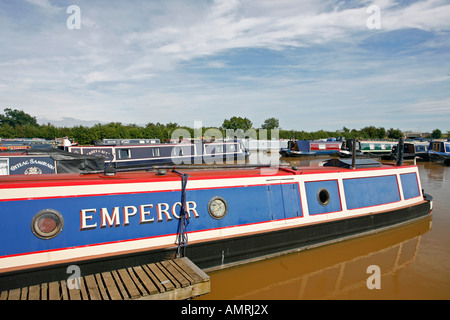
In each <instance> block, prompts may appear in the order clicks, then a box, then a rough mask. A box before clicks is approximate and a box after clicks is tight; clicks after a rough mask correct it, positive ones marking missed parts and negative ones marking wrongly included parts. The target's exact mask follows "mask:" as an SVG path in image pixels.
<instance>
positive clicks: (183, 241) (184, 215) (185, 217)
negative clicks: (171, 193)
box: [173, 170, 189, 258]
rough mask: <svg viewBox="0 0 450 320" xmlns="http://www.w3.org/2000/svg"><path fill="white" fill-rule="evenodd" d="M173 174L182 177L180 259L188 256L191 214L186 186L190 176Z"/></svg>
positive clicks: (178, 249) (179, 235) (179, 234)
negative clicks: (189, 212)
mask: <svg viewBox="0 0 450 320" xmlns="http://www.w3.org/2000/svg"><path fill="white" fill-rule="evenodd" d="M173 172H175V173H177V174H179V175H181V209H180V221H179V223H178V248H177V256H176V257H177V258H179V257H184V256H185V255H186V247H187V245H188V235H187V226H188V224H189V214H188V212H186V185H187V182H188V177H189V175H188V174H186V173H180V172H177V171H175V170H173Z"/></svg>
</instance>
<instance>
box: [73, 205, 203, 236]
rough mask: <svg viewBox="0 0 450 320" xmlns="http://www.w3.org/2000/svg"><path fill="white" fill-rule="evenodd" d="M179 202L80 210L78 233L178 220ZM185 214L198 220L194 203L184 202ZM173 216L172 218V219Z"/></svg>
mask: <svg viewBox="0 0 450 320" xmlns="http://www.w3.org/2000/svg"><path fill="white" fill-rule="evenodd" d="M180 208H181V203H180V202H175V203H174V204H172V205H170V204H168V203H164V202H162V203H158V204H156V206H154V205H153V204H151V203H150V204H141V205H139V206H121V207H120V206H119V207H112V208H106V207H105V208H88V209H81V210H80V231H82V230H93V229H96V228H97V227H99V228H100V229H105V228H112V227H120V226H129V225H130V224H133V223H135V224H138V225H139V224H144V223H154V222H163V221H164V220H165V221H171V220H172V219H173V218H175V219H180V216H179V210H180ZM186 212H187V214H188V216H189V217H194V218H198V217H199V215H198V212H197V204H196V203H195V201H186ZM172 216H173V217H172Z"/></svg>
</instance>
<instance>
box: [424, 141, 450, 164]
mask: <svg viewBox="0 0 450 320" xmlns="http://www.w3.org/2000/svg"><path fill="white" fill-rule="evenodd" d="M428 160H429V161H436V162H442V163H443V164H444V165H446V166H450V141H431V142H430V146H429V149H428Z"/></svg>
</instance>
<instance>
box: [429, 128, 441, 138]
mask: <svg viewBox="0 0 450 320" xmlns="http://www.w3.org/2000/svg"><path fill="white" fill-rule="evenodd" d="M431 137H432V138H433V139H441V138H442V132H441V130H439V129H434V130H433V132H432V133H431Z"/></svg>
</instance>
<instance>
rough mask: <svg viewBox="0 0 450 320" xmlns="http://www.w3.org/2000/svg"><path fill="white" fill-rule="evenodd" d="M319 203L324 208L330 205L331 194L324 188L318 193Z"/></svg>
mask: <svg viewBox="0 0 450 320" xmlns="http://www.w3.org/2000/svg"><path fill="white" fill-rule="evenodd" d="M317 201H318V202H319V203H320V205H322V206H324V207H325V206H326V205H327V204H328V203H330V193H329V192H328V190H327V189H324V188H321V189H319V191H318V192H317Z"/></svg>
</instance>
